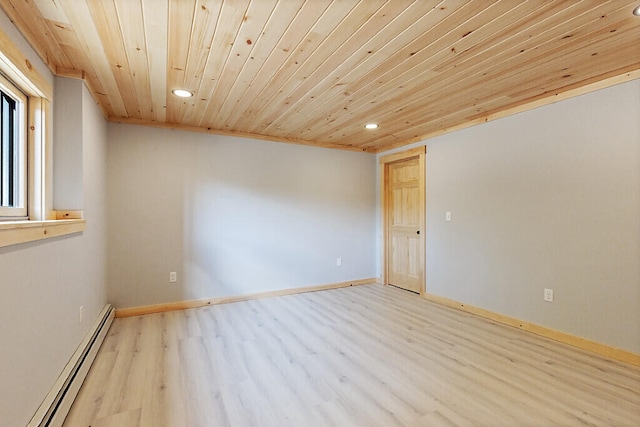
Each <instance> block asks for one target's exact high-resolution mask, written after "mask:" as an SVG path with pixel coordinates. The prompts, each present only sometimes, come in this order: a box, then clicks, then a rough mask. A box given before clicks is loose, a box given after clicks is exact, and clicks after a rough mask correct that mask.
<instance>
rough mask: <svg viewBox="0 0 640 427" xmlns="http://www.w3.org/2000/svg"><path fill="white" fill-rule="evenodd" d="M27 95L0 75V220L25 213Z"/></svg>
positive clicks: (21, 216)
mask: <svg viewBox="0 0 640 427" xmlns="http://www.w3.org/2000/svg"><path fill="white" fill-rule="evenodd" d="M26 105H27V97H26V96H25V95H24V94H23V93H22V92H20V91H19V90H18V89H17V88H16V87H15V86H14V85H13V84H12V83H11V82H10V81H9V80H8V79H6V78H5V77H3V76H2V75H0V125H1V126H0V219H20V218H26V216H27V135H26V127H27V117H26V110H27V108H26Z"/></svg>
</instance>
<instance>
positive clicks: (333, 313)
mask: <svg viewBox="0 0 640 427" xmlns="http://www.w3.org/2000/svg"><path fill="white" fill-rule="evenodd" d="M64 425H65V426H67V427H78V426H85V427H86V426H92V427H96V426H101V427H111V426H118V427H122V426H145V427H146V426H149V427H151V426H153V427H157V426H167V427H173V426H188V427H194V426H216V427H217V426H233V427H244V426H278V427H287V426H323V427H324V426H340V427H349V426H353V427H359V426H413V427H416V426H558V425H562V426H637V425H640V368H638V367H634V366H631V365H626V364H623V363H619V362H616V361H612V360H609V359H606V358H604V357H601V356H598V355H594V354H591V353H588V352H585V351H582V350H579V349H576V348H573V347H570V346H567V345H564V344H560V343H557V342H554V341H551V340H548V339H545V338H541V337H538V336H535V335H532V334H529V333H527V332H524V331H521V330H517V329H515V328H510V327H507V326H504V325H500V324H497V323H495V322H492V321H488V320H485V319H481V318H478V317H476V316H473V315H470V314H468V313H464V312H460V311H457V310H453V309H450V308H447V307H443V306H440V305H437V304H435V303H432V302H429V301H426V300H424V299H421V298H419V297H417V296H415V295H413V294H411V293H408V292H405V291H402V290H399V289H396V288H393V287H390V286H381V285H362V286H355V287H350V288H343V289H335V290H328V291H319V292H311V293H305V294H298V295H289V296H283V297H274V298H265V299H257V300H250V301H245V302H238V303H233V304H224V305H216V306H208V307H202V308H197V309H191V310H184V311H175V312H168V313H159V314H152V315H147V316H139V317H132V318H122V319H116V320H115V321H114V323H113V325H112V327H111V330H110V331H109V334H108V337H107V339H106V340H105V342H104V344H103V346H102V348H101V349H100V351H99V353H98V356H97V358H96V360H95V362H94V365H93V367H92V368H91V370H90V372H89V375H88V377H87V379H86V380H85V383H84V385H83V387H82V389H81V391H80V393H79V395H78V397H77V399H76V402H75V403H74V405H73V407H72V409H71V412H70V413H69V416H68V417H67V420H66V421H65V424H64Z"/></svg>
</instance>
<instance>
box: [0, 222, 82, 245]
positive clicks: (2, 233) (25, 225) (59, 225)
mask: <svg viewBox="0 0 640 427" xmlns="http://www.w3.org/2000/svg"><path fill="white" fill-rule="evenodd" d="M85 227H86V221H85V220H83V219H65V220H51V221H7V222H0V248H2V247H5V246H11V245H18V244H20V243H27V242H33V241H36V240H42V239H48V238H51V237H59V236H64V235H66V234H72V233H80V232H82V231H84V229H85Z"/></svg>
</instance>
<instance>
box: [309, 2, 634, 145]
mask: <svg viewBox="0 0 640 427" xmlns="http://www.w3.org/2000/svg"><path fill="white" fill-rule="evenodd" d="M596 15H597V11H596ZM598 16H599V15H598ZM625 22H629V20H625ZM541 25H545V24H544V23H541ZM550 25H553V24H551V23H549V22H547V23H546V25H545V28H547V29H548V28H549V26H550ZM632 25H636V24H632ZM635 28H637V26H636V27H635ZM534 30H535V29H534ZM560 30H562V28H560ZM522 32H523V33H524V34H523V37H521V38H519V37H511V38H510V40H512V42H515V43H516V44H515V45H513V46H510V47H507V46H505V44H506V43H505V44H502V46H501V47H502V51H501V52H493V53H492V54H487V55H484V60H483V61H482V62H477V63H475V64H474V65H473V66H472V67H470V68H469V69H467V70H465V71H462V72H461V71H458V73H453V72H449V73H445V74H443V75H440V76H435V77H434V78H433V79H425V80H422V79H421V78H420V76H417V77H415V78H414V79H413V80H409V81H404V82H403V79H402V78H401V77H397V80H399V81H401V82H403V84H404V86H405V88H406V87H409V88H410V89H411V92H412V93H413V95H410V96H408V97H403V96H400V95H398V96H396V97H395V98H392V97H390V95H389V93H382V94H380V95H379V97H380V98H383V99H386V100H387V101H388V102H391V103H394V102H395V103H396V104H397V103H400V102H404V103H405V105H406V106H405V107H404V108H403V109H402V113H403V114H402V117H398V118H397V119H396V121H395V122H394V121H391V120H392V119H391V118H390V117H386V116H385V117H383V118H382V119H381V121H383V122H385V123H386V124H385V127H389V128H392V129H393V128H396V127H399V128H402V127H406V125H407V123H406V122H407V121H409V122H410V124H411V123H416V122H425V121H426V120H427V119H426V116H425V115H426V114H427V115H428V114H429V110H431V111H432V112H435V113H437V114H441V113H443V112H444V111H447V112H448V111H449V110H454V111H455V110H460V111H461V109H462V108H464V105H465V104H469V103H472V102H473V103H476V102H478V100H477V98H478V97H482V96H481V95H480V94H481V93H482V91H483V90H484V88H485V86H486V85H488V84H491V83H492V82H494V81H497V80H500V79H502V78H503V77H501V76H507V77H513V76H514V72H513V71H512V72H511V74H507V71H508V70H515V75H517V74H518V73H520V74H522V73H525V72H526V70H533V75H534V77H535V76H546V75H548V64H550V63H552V61H549V57H548V54H549V51H547V50H544V49H542V47H543V46H545V45H547V47H548V48H549V47H551V46H553V45H549V44H547V42H548V41H549V40H555V38H557V39H560V40H561V41H562V43H564V46H565V54H564V55H560V56H559V57H558V58H554V59H557V60H562V59H563V57H565V56H567V55H570V53H568V52H572V51H573V50H575V48H574V46H575V45H576V44H579V41H578V42H576V40H571V39H572V38H571V37H569V38H566V39H563V38H562V37H563V35H564V34H565V33H564V31H560V32H556V33H553V32H550V31H543V32H540V33H539V34H540V35H538V36H536V37H532V36H531V32H530V31H529V29H528V28H525V29H524V31H522ZM532 38H535V39H537V40H536V41H530V40H531V39H532ZM520 40H522V41H524V44H523V43H520ZM518 43H519V44H518ZM572 43H573V44H572ZM529 47H531V48H529ZM534 47H536V48H534ZM477 56H479V55H477ZM637 56H638V55H636V58H637ZM516 57H519V60H520V61H526V60H528V62H526V66H522V65H521V64H520V63H519V62H517V61H516V60H515V59H514V58H516ZM531 57H533V58H534V59H537V60H538V61H539V62H540V63H541V64H543V65H545V66H544V67H543V69H540V68H535V65H536V64H535V63H533V62H532V61H531V60H530V58H531ZM631 57H633V55H632V56H631ZM591 62H593V61H591ZM636 62H637V61H636ZM581 67H582V68H583V73H584V72H588V71H589V70H590V69H592V67H593V63H589V62H587V63H584V64H582V65H581ZM425 68H428V67H425ZM460 68H462V69H463V70H464V68H463V67H460ZM563 68H564V67H563ZM452 71H453V70H452ZM416 75H417V73H416ZM563 75H564V74H560V78H558V75H556V76H555V79H556V80H561V79H562V76H563ZM506 80H507V81H506V82H505V81H501V82H500V85H501V87H502V89H501V90H502V91H504V90H505V84H506V83H509V82H508V79H506ZM536 81H537V79H535V78H533V79H532V78H528V79H527V80H526V81H525V82H521V81H519V80H518V81H516V80H513V82H511V83H512V84H513V85H515V86H516V87H521V84H522V83H525V84H526V83H530V84H531V83H535V82H536ZM413 82H418V83H419V85H417V86H416V85H413V84H412V83H413ZM389 86H390V87H389V88H388V90H389V91H395V90H396V89H397V86H394V85H389ZM507 87H508V86H507ZM372 93H373V94H374V95H375V94H376V92H375V91H372ZM485 99H486V100H487V102H488V98H485ZM427 101H428V102H427ZM429 104H432V105H439V106H442V107H443V108H440V109H434V108H432V107H430V105H429ZM354 107H357V106H354ZM445 107H446V109H445ZM425 110H426V111H425ZM397 112H398V111H395V112H394V111H391V112H390V113H389V115H393V114H394V113H397ZM412 112H413V113H412ZM364 115H366V113H365V114H364ZM364 115H361V118H364ZM394 125H397V126H394ZM336 132H340V131H336ZM338 135H340V134H339V133H338ZM321 137H328V138H331V135H324V134H323V135H321ZM331 139H333V138H331Z"/></svg>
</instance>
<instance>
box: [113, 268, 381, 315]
mask: <svg viewBox="0 0 640 427" xmlns="http://www.w3.org/2000/svg"><path fill="white" fill-rule="evenodd" d="M379 281H380V279H378V278H369V279H358V280H351V281H348V282H339V283H330V284H328V285H316V286H308V287H303V288H292V289H282V290H278V291H270V292H258V293H254V294H244V295H234V296H230V297H220V298H205V299H197V300H190V301H178V302H170V303H166V304H155V305H146V306H142V307H132V308H120V309H117V310H116V317H131V316H142V315H145V314H153V313H163V312H165V311H174V310H185V309H188V308H197V307H204V306H207V305H217V304H226V303H231V302H239V301H248V300H252V299H257V298H268V297H278V296H284V295H293V294H301V293H304V292H314V291H322V290H327V289H337V288H346V287H349V286H357V285H366V284H370V283H379Z"/></svg>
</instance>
